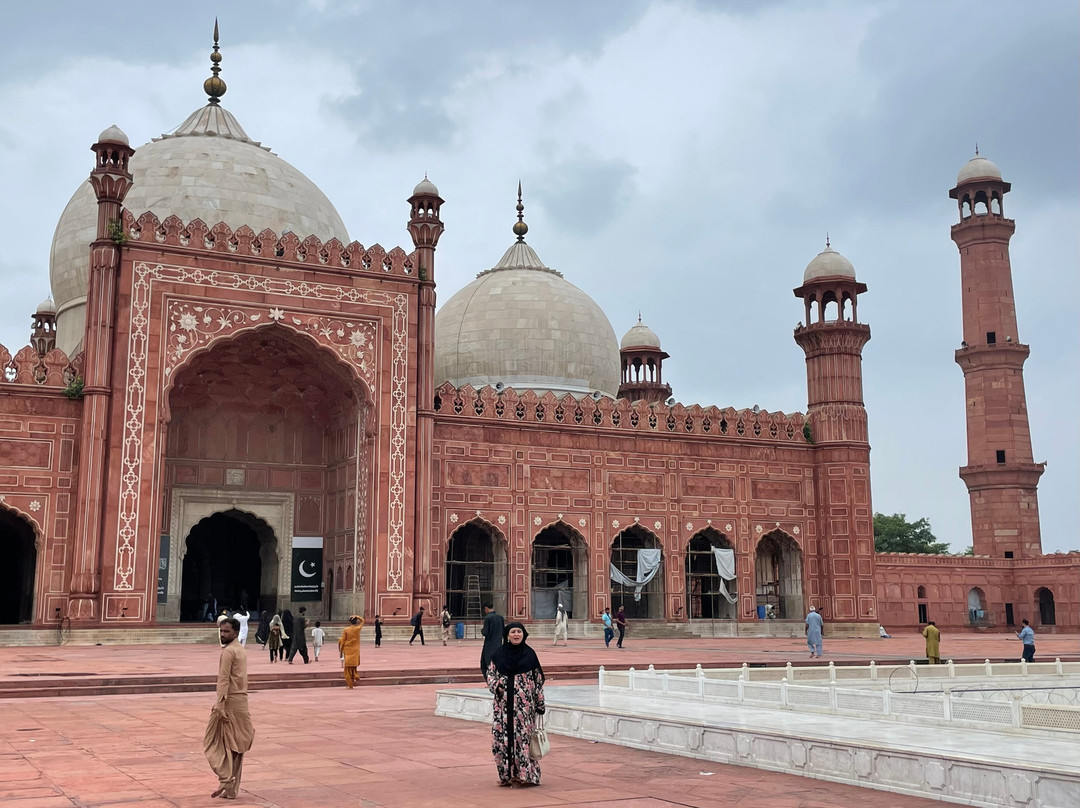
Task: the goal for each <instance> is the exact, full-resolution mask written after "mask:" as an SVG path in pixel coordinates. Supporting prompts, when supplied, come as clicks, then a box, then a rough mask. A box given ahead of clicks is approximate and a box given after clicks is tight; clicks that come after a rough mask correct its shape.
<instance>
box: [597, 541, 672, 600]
mask: <svg viewBox="0 0 1080 808" xmlns="http://www.w3.org/2000/svg"><path fill="white" fill-rule="evenodd" d="M608 566H609V567H611V580H613V581H615V583H618V584H622V585H623V586H632V587H634V600H641V590H642V589H644V588H645V587H646V586H648V584H649V581H651V580H652V579H653V578H655V577H656V573H657V572H659V571H660V551H659V550H655V549H648V550H638V551H637V580H636V581H635V580H632V579H630V578H627V577H626V576H625V575H623V574H622V571H621V570H620V569H619V568H618V567H616V566H615V565H614V564H609V565H608Z"/></svg>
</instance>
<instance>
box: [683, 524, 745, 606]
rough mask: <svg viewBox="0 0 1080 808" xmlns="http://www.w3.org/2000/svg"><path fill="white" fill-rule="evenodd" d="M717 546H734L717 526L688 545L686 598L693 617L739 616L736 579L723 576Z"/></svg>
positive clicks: (704, 532) (721, 547) (706, 530)
mask: <svg viewBox="0 0 1080 808" xmlns="http://www.w3.org/2000/svg"><path fill="white" fill-rule="evenodd" d="M714 548H715V549H722V550H733V549H734V548H733V547H732V546H731V542H730V541H728V539H727V536H725V535H724V534H723V533H721V532H719V531H718V530H715V529H713V528H706V529H705V530H702V531H700V532H698V533H696V534H695V535H694V537H693V538H691V539H690V542H689V543H688V544H687V545H686V601H687V610H688V611H687V616H688V617H689V618H690V619H691V620H734V619H735V603H734V599H735V581H733V580H726V581H725V580H724V579H722V578H721V577H720V571H719V569H718V567H717V561H716V553H714V552H713V550H714ZM732 571H734V569H732ZM725 592H726V593H727V595H730V598H731V599H730V600H729V599H728V597H726V596H725V594H724V593H725Z"/></svg>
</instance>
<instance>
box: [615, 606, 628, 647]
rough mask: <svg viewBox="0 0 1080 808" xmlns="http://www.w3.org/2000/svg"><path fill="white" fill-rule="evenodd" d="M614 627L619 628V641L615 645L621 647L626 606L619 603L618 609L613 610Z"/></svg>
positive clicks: (624, 630)
mask: <svg viewBox="0 0 1080 808" xmlns="http://www.w3.org/2000/svg"><path fill="white" fill-rule="evenodd" d="M615 628H617V629H618V630H619V641H618V642H617V643H615V645H616V647H618V648H622V647H623V644H622V643H623V637H625V636H626V607H625V606H623V605H622V604H620V605H619V611H617V612H615Z"/></svg>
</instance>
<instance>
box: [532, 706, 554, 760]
mask: <svg viewBox="0 0 1080 808" xmlns="http://www.w3.org/2000/svg"><path fill="white" fill-rule="evenodd" d="M550 751H551V742H550V741H548V735H547V730H546V729H544V716H543V715H538V716H536V724H535V725H534V726H533V731H532V737H531V738H529V757H531V758H532V759H533V760H540V758H542V757H543V756H544V755H546V754H547V753H548V752H550Z"/></svg>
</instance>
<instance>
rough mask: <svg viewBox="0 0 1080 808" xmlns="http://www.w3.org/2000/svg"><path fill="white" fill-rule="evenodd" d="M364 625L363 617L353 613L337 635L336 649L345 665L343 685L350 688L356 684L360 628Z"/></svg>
mask: <svg viewBox="0 0 1080 808" xmlns="http://www.w3.org/2000/svg"><path fill="white" fill-rule="evenodd" d="M363 627H364V618H362V617H361V616H360V615H358V614H354V615H353V616H352V617H350V618H349V625H347V626H345V628H343V629H342V630H341V636H340V637H338V641H337V646H338V651H340V652H341V659H342V664H343V665H344V666H345V687H347V688H349V690H352V689H353V687H355V686H356V680H357V678H358V677H357V675H356V669H357V667H358V666H359V665H360V629H362V628H363Z"/></svg>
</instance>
